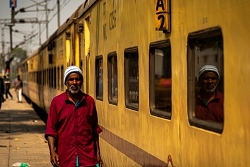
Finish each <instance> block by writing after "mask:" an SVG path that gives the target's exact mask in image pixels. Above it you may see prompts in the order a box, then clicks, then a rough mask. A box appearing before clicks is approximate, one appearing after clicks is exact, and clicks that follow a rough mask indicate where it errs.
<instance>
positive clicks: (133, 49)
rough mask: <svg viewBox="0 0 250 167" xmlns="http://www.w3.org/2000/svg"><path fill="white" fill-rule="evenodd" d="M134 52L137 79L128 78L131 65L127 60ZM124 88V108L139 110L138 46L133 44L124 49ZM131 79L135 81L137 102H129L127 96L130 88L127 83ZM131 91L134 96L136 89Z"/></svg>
mask: <svg viewBox="0 0 250 167" xmlns="http://www.w3.org/2000/svg"><path fill="white" fill-rule="evenodd" d="M134 54H136V56H137V79H136V78H133V79H129V76H130V69H131V68H130V65H131V63H130V60H129V58H130V56H131V55H132V56H133V55H134ZM124 77H125V78H124V90H125V92H124V93H125V94H124V96H125V106H126V108H129V109H132V110H136V111H138V110H139V102H140V101H139V89H140V88H139V51H138V47H137V46H135V47H131V48H126V49H125V50H124ZM132 80H133V81H134V82H137V85H138V86H137V89H138V90H137V96H138V98H137V99H138V100H137V101H138V102H137V103H135V102H134V103H131V102H129V101H130V99H129V98H128V96H129V91H130V89H129V84H130V83H131V82H132ZM133 93H135V96H136V91H135V92H133Z"/></svg>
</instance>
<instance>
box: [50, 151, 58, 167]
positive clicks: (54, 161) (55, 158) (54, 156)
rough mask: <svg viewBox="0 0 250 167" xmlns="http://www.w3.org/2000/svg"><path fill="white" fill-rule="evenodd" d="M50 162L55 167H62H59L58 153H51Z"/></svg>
mask: <svg viewBox="0 0 250 167" xmlns="http://www.w3.org/2000/svg"><path fill="white" fill-rule="evenodd" d="M50 162H51V164H52V165H53V166H58V167H59V166H60V165H59V157H58V155H57V153H56V152H51V153H50Z"/></svg>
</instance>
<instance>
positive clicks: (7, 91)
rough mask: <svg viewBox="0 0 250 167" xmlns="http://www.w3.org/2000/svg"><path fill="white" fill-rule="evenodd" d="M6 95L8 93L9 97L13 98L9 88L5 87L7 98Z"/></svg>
mask: <svg viewBox="0 0 250 167" xmlns="http://www.w3.org/2000/svg"><path fill="white" fill-rule="evenodd" d="M8 95H10V97H11V98H13V96H12V94H11V93H10V88H6V90H5V97H6V99H8Z"/></svg>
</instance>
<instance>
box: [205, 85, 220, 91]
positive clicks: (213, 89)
mask: <svg viewBox="0 0 250 167" xmlns="http://www.w3.org/2000/svg"><path fill="white" fill-rule="evenodd" d="M217 85H218V84H216V85H215V84H211V85H209V87H208V86H207V85H204V86H203V87H202V89H203V90H204V91H205V92H208V93H212V92H214V91H215V89H216V88H217Z"/></svg>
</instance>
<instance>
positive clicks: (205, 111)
mask: <svg viewBox="0 0 250 167" xmlns="http://www.w3.org/2000/svg"><path fill="white" fill-rule="evenodd" d="M219 79H220V74H219V71H218V69H217V68H216V67H215V66H213V65H205V66H203V67H202V68H201V69H200V71H199V76H198V84H199V85H200V91H199V92H198V96H197V99H196V106H195V115H196V118H198V119H201V120H207V121H214V122H219V123H222V122H223V121H224V113H223V112H224V111H223V101H224V96H223V94H222V93H221V92H219V91H218V90H217V89H216V88H217V85H218V82H219Z"/></svg>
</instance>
